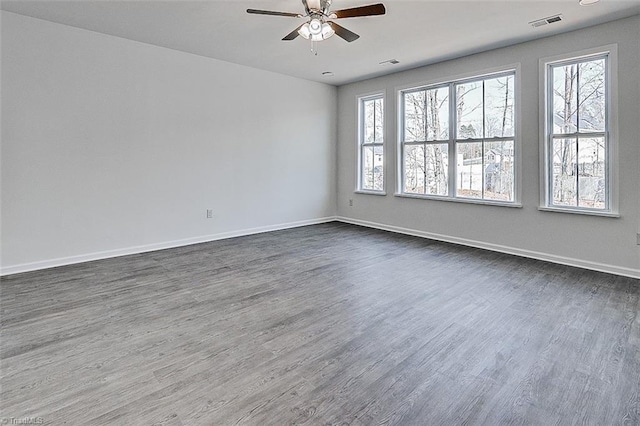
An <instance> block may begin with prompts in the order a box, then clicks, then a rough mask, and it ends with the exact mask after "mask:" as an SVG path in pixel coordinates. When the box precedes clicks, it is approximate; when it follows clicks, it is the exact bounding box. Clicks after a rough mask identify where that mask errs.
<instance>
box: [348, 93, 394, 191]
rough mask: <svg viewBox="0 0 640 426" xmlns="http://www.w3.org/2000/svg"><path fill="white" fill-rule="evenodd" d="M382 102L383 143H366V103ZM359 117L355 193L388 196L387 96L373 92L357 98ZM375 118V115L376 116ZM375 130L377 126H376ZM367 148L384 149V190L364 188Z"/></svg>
mask: <svg viewBox="0 0 640 426" xmlns="http://www.w3.org/2000/svg"><path fill="white" fill-rule="evenodd" d="M377 99H380V100H382V108H383V109H382V142H373V143H365V142H364V103H365V102H367V101H372V100H377ZM356 104H357V107H356V108H357V115H358V130H357V167H356V189H355V191H354V192H356V193H359V194H370V195H386V191H385V188H386V186H385V185H386V182H387V167H386V165H387V155H386V152H385V151H386V148H385V140H386V132H387V119H386V110H387V107H386V105H385V104H386V96H385V93H384V92H383V91H376V92H371V93H367V94H363V95H358V96H357V102H356ZM374 116H375V114H374ZM374 128H375V124H374ZM366 147H374V149H375V147H381V148H382V189H367V188H363V185H362V184H363V174H364V168H363V165H364V161H363V152H364V149H365V148H366Z"/></svg>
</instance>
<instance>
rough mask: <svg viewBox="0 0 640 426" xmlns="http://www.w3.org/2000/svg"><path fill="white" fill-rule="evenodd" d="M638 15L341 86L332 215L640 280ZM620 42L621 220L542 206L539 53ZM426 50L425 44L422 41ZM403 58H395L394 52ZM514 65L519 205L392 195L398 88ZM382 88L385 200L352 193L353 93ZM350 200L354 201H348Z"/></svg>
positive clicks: (548, 54) (541, 56)
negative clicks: (517, 79)
mask: <svg viewBox="0 0 640 426" xmlns="http://www.w3.org/2000/svg"><path fill="white" fill-rule="evenodd" d="M638 40H640V17H638V16H635V17H632V18H627V19H624V20H620V21H615V22H612V23H608V24H604V25H599V26H596V27H591V28H587V29H584V30H579V31H575V32H571V33H567V34H563V35H559V36H554V37H550V38H546V39H540V40H537V41H533V42H528V43H523V44H519V45H515V46H512V47H507V48H502V49H497V50H493V51H490V52H485V53H480V54H476V55H472V56H468V57H465V58H461V59H457V60H452V61H447V62H443V63H439V64H435V65H431V66H426V67H423V68H419V69H414V70H410V71H406V72H400V73H396V74H393V75H388V76H384V77H380V78H376V79H371V80H367V81H363V82H358V83H353V84H349V85H346V86H342V87H340V88H339V91H338V116H339V117H340V119H339V122H338V153H337V156H338V192H337V193H338V200H337V201H338V215H339V216H340V217H341V218H343V219H345V220H347V221H351V222H354V223H361V224H367V225H370V226H376V227H381V228H386V229H393V230H396V231H401V232H407V233H413V234H417V235H425V236H432V237H436V238H440V239H443V240H449V241H454V242H459V243H463V244H469V245H474V246H479V247H486V248H490V249H494V250H500V251H505V252H512V253H517V254H521V255H525V256H530V257H536V258H541V259H548V260H553V261H556V262H561V263H567V264H573V265H579V266H585V267H589V268H593V269H600V270H606V271H612V272H616V273H621V274H626V275H632V276H638V277H640V250H639V246H637V245H636V233H637V232H638V229H639V227H640V213H639V212H640V200H639V194H640V191H639V189H638V188H639V187H640V166H639V164H640V113H639V110H640V87H639V73H640V43H639V42H638ZM612 43H617V44H618V54H619V61H618V65H619V74H618V82H619V102H618V106H619V117H618V122H619V135H620V138H619V178H620V187H619V189H620V202H619V212H620V215H621V217H620V218H604V217H593V216H582V215H576V214H566V213H555V212H543V211H539V210H538V209H537V207H538V205H539V198H540V197H539V194H540V167H539V159H540V154H539V153H540V151H539V146H540V139H539V99H540V91H539V76H538V75H539V73H538V69H539V59H540V58H545V57H550V56H554V55H560V54H565V53H571V52H575V51H580V50H585V49H589V48H595V47H598V46H603V45H607V44H612ZM424 48H425V49H428V48H429V43H428V42H425V44H424ZM399 59H401V58H399ZM515 63H520V64H521V74H520V78H521V95H520V99H519V102H520V113H521V115H520V120H521V124H522V126H521V137H522V139H521V141H522V150H521V154H522V163H521V169H520V170H521V173H522V191H521V201H522V204H523V208H521V209H518V208H505V207H495V206H485V205H472V204H462V203H454V202H444V201H432V200H421V199H408V198H400V197H396V196H394V192H395V189H396V180H395V176H396V143H397V138H396V127H395V123H396V114H397V111H396V104H397V99H396V89H397V88H398V87H403V86H406V85H411V84H419V83H421V82H425V81H433V80H439V79H442V80H446V79H448V78H451V77H455V76H457V75H460V74H466V73H471V72H475V71H477V72H482V71H483V70H487V69H493V68H495V67H500V66H508V65H511V64H515ZM375 91H383V92H384V93H386V111H385V113H386V123H387V128H386V132H385V138H386V151H385V153H386V167H387V180H386V192H387V195H386V196H374V195H363V194H355V193H354V189H355V187H356V171H355V165H356V158H357V149H356V147H357V142H356V130H357V128H356V126H357V117H356V111H357V105H356V98H357V96H358V95H361V94H366V93H371V92H375ZM349 199H353V200H354V205H353V207H350V206H349Z"/></svg>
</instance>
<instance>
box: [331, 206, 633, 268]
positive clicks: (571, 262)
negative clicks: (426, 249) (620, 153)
mask: <svg viewBox="0 0 640 426" xmlns="http://www.w3.org/2000/svg"><path fill="white" fill-rule="evenodd" d="M336 220H337V221H338V222H344V223H350V224H352V225H360V226H366V227H368V228H375V229H381V230H384V231H390V232H396V233H398V234H405V235H412V236H415V237H422V238H428V239H430V240H437V241H444V242H447V243H453V244H460V245H463V246H469V247H475V248H480V249H485V250H491V251H497V252H500V253H506V254H513V255H515V256H521V257H528V258H531V259H537V260H544V261H547V262H551V263H558V264H561V265H567V266H575V267H578V268H583V269H589V270H592V271H599V272H607V273H609V274H615V275H622V276H625V277H631V278H636V279H640V269H633V268H626V267H622V266H615V265H608V264H605V263H597V262H591V261H588V260H581V259H574V258H570V257H564V256H557V255H553V254H548V253H541V252H537V251H532V250H524V249H519V248H515V247H509V246H503V245H499V244H492V243H486V242H483V241H475V240H469V239H466V238H459V237H452V236H449V235H442V234H435V233H432V232H425V231H419V230H416V229H409V228H403V227H400V226H394V225H387V224H384V223H376V222H369V221H366V220H360V219H353V218H348V217H343V216H338V217H337V218H336Z"/></svg>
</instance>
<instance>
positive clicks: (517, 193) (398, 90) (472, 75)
mask: <svg viewBox="0 0 640 426" xmlns="http://www.w3.org/2000/svg"><path fill="white" fill-rule="evenodd" d="M510 72H513V73H514V90H515V98H514V99H515V109H514V121H515V126H514V130H515V135H514V138H513V149H514V151H515V152H514V169H515V170H514V182H513V201H498V200H485V199H478V198H465V197H457V196H454V192H455V178H456V177H455V176H452V173H451V170H449V186H450V188H453V191H452V190H450V191H449V195H433V194H411V193H406V192H403V190H404V188H403V186H404V180H403V177H404V176H403V175H404V158H403V143H402V130H403V126H404V117H403V115H402V114H403V105H402V101H403V98H402V94H403V93H404V92H409V91H411V90H414V89H415V90H419V89H427V90H428V89H431V88H436V87H442V86H444V85H450V84H457V83H461V82H464V81H473V80H480V79H484V78H488V77H491V76H492V75H499V74H503V73H510ZM520 76H521V64H520V63H519V62H518V63H514V64H508V65H503V66H499V67H494V68H489V69H484V70H481V71H474V72H468V73H463V74H458V75H455V76H449V77H446V78H439V79H434V80H428V81H424V82H422V83H417V84H416V83H414V84H410V85H403V86H397V87H395V97H396V102H397V103H396V111H397V114H396V123H397V125H396V140H397V143H396V166H397V167H396V187H395V193H394V196H396V197H404V198H422V199H426V200H437V201H453V202H460V203H468V204H482V205H490V206H502V207H517V208H519V207H522V198H521V192H522V191H521V188H522V143H521V140H522V124H521V120H520V108H521V106H520V105H521V103H522V102H521V93H522V88H521V81H520V80H521V77H520ZM452 105H453V102H450V103H449V107H450V109H451V108H454V109H455V106H452ZM452 119H455V117H454V116H451V114H450V117H449V120H450V123H451V120H452ZM454 125H455V123H454ZM451 141H453V145H451ZM447 143H448V144H449V145H450V146H449V149H450V150H451V149H453V150H455V139H453V135H451V134H450V135H449V141H448V142H447ZM452 146H453V148H452ZM450 154H451V152H450ZM450 158H454V157H451V156H450ZM451 164H452V163H451V162H450V164H449V166H450V169H451V168H452V165H451Z"/></svg>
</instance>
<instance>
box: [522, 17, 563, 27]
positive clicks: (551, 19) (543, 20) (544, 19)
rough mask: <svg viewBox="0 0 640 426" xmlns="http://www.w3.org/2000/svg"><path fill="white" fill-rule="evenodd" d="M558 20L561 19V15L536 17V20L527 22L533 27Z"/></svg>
mask: <svg viewBox="0 0 640 426" xmlns="http://www.w3.org/2000/svg"><path fill="white" fill-rule="evenodd" d="M560 21H562V15H553V16H549V17H547V18H542V19H538V20H537V21H531V22H529V24H531V26H532V27H533V28H537V27H541V26H543V25H547V24H553V23H554V22H560Z"/></svg>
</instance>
